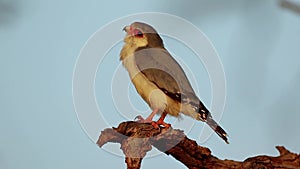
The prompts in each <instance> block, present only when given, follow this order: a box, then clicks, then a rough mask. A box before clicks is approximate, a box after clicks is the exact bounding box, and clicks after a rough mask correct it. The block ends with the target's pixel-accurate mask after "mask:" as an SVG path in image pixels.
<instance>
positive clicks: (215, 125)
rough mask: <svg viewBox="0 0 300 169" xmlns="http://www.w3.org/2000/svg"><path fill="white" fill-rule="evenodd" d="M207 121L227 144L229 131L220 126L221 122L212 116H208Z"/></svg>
mask: <svg viewBox="0 0 300 169" xmlns="http://www.w3.org/2000/svg"><path fill="white" fill-rule="evenodd" d="M206 123H207V124H208V125H209V127H210V128H212V129H213V130H214V131H215V132H216V133H217V134H218V135H219V136H220V137H221V138H222V139H223V140H224V141H225V142H226V143H227V144H229V142H228V138H227V133H226V132H225V130H223V129H222V127H220V126H219V124H218V123H217V122H216V121H215V120H214V119H213V118H212V117H211V116H208V117H207V119H206Z"/></svg>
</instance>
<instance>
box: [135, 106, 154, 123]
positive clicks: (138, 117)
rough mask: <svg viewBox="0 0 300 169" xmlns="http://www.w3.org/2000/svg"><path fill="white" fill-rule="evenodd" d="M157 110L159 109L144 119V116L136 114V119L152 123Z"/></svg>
mask: <svg viewBox="0 0 300 169" xmlns="http://www.w3.org/2000/svg"><path fill="white" fill-rule="evenodd" d="M157 112H158V109H154V110H153V112H152V113H151V114H150V115H149V116H148V117H147V118H146V119H144V118H143V117H142V116H136V117H135V119H137V121H138V122H140V123H152V122H153V120H152V119H153V117H154V116H155V114H156V113H157Z"/></svg>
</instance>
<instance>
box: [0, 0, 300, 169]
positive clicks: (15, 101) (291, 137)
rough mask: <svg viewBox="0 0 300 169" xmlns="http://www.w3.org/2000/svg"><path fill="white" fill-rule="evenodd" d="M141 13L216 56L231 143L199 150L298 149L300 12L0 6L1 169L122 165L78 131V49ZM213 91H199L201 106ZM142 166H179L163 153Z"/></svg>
mask: <svg viewBox="0 0 300 169" xmlns="http://www.w3.org/2000/svg"><path fill="white" fill-rule="evenodd" d="M146 11H148V12H168V13H171V14H174V15H178V16H180V17H183V18H185V19H187V20H189V21H191V22H192V23H193V24H195V25H197V26H198V27H199V28H200V29H201V30H202V31H203V32H204V33H205V34H206V35H207V36H208V37H209V38H210V40H211V41H212V43H213V44H214V45H215V47H216V49H217V51H218V53H219V55H220V58H221V60H222V63H223V65H224V69H225V73H226V80H227V101H226V108H225V112H224V114H223V118H222V120H221V123H222V126H224V127H225V128H226V130H227V131H228V132H229V135H230V141H231V144H229V145H226V144H224V143H223V142H222V141H220V139H219V138H217V137H216V136H213V137H211V139H210V140H209V141H208V142H206V143H205V144H204V146H208V147H209V148H210V149H211V150H212V151H213V154H215V155H216V156H218V157H220V158H227V159H234V160H243V159H245V158H246V157H249V156H254V155H258V154H267V155H278V153H277V151H276V150H275V148H274V146H276V145H284V146H286V147H287V148H288V149H290V150H291V151H294V152H297V153H299V152H300V144H299V143H300V135H299V120H300V114H299V109H300V104H299V103H300V102H299V99H300V98H299V91H300V85H299V84H300V69H299V66H300V59H299V56H300V54H299V53H300V49H299V44H300V38H299V34H300V15H297V14H296V13H293V12H290V11H287V10H284V9H282V8H280V7H279V5H278V2H277V1H274V0H251V1H248V0H231V1H226V2H225V1H217V0H206V1H204V0H202V1H196V0H194V1H188V2H187V1H175V0H167V1H158V0H152V1H140V0H134V1H133V0H131V1H126V2H125V1H106V2H105V3H104V2H101V1H96V0H94V1H68V2H67V1H58V0H56V1H33V0H27V1H20V0H19V1H18V0H0V59H1V60H0V77H1V80H0V113H1V118H0V133H1V136H0V168H1V169H18V168H26V169H27V168H28V169H40V168H45V169H48V168H49V169H52V168H55V169H66V168H72V169H81V168H125V164H124V159H123V158H120V157H117V156H114V155H112V154H110V153H107V152H105V151H103V150H102V149H100V148H98V147H97V146H96V145H95V144H94V143H93V142H91V141H90V140H89V139H88V137H87V136H86V134H85V133H84V132H83V130H82V129H81V127H80V124H79V122H78V120H77V118H76V113H75V111H74V108H73V102H72V74H73V69H74V66H75V62H76V58H77V56H78V53H79V51H80V49H81V47H82V46H83V45H84V43H85V41H86V40H87V39H88V38H89V37H90V36H91V35H92V34H93V33H94V32H95V31H96V30H98V29H99V28H100V27H101V26H103V25H105V24H106V23H108V22H110V21H111V20H114V19H117V18H119V17H122V16H125V15H129V14H132V13H136V12H146ZM120 30H121V28H120ZM120 47H121V46H120ZM179 57H180V56H179ZM115 59H116V62H115V63H116V64H117V63H118V56H116V58H115ZM183 60H184V58H183ZM189 66H190V67H197V66H198V65H193V64H191V65H189ZM199 87H200V89H199V90H200V91H203V89H201V85H200V86H199ZM205 88H206V86H204V89H205ZM132 94H133V95H134V93H132ZM209 94H210V92H201V97H202V98H204V101H205V102H209V99H210V96H209ZM107 97H109V96H107ZM137 102H138V103H140V100H137ZM141 103H142V102H141ZM199 126H202V125H201V124H199ZM196 131H197V130H196ZM191 138H194V139H197V134H195V131H194V132H192V133H191ZM142 165H143V168H145V169H147V168H149V169H150V168H155V167H157V168H159V167H160V166H164V167H168V168H171V167H173V168H185V167H184V166H183V165H182V164H180V163H179V162H177V161H175V160H174V159H173V158H172V157H168V156H166V155H161V156H158V157H154V158H151V159H146V160H144V161H143V164H142Z"/></svg>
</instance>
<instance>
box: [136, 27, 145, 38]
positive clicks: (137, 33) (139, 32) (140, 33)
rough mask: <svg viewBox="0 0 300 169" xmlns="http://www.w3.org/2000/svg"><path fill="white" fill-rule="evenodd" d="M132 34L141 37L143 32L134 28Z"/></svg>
mask: <svg viewBox="0 0 300 169" xmlns="http://www.w3.org/2000/svg"><path fill="white" fill-rule="evenodd" d="M134 36H136V37H139V38H142V37H143V36H144V34H143V33H142V32H141V31H140V30H138V29H135V30H134Z"/></svg>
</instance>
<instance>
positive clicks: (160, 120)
mask: <svg viewBox="0 0 300 169" xmlns="http://www.w3.org/2000/svg"><path fill="white" fill-rule="evenodd" d="M166 116H167V113H166V112H163V114H162V115H161V116H160V118H159V119H158V120H157V122H156V124H157V125H162V126H164V127H165V128H169V127H171V124H168V123H165V122H164V119H165V118H166Z"/></svg>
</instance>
